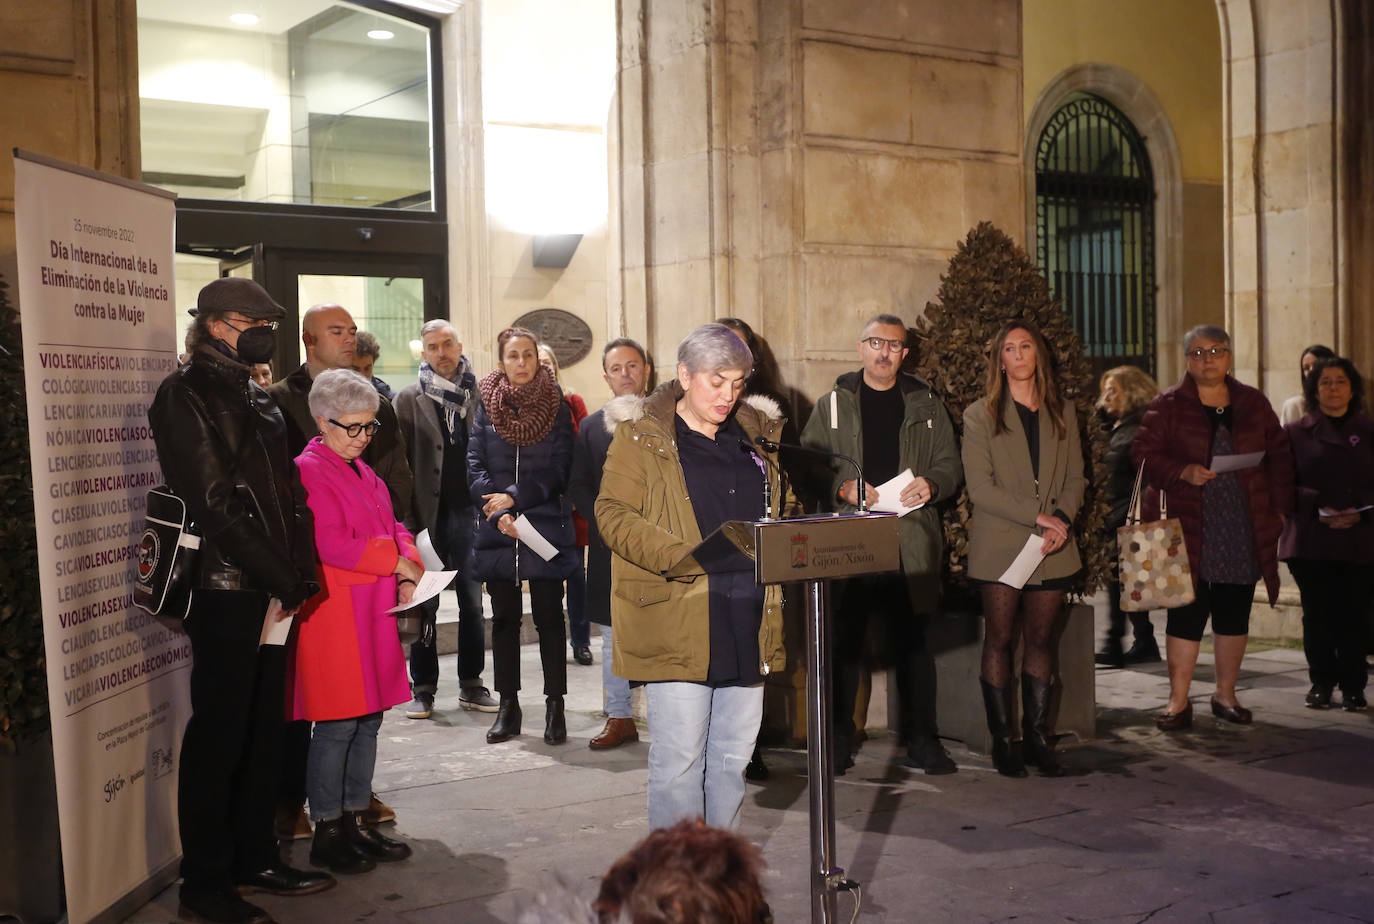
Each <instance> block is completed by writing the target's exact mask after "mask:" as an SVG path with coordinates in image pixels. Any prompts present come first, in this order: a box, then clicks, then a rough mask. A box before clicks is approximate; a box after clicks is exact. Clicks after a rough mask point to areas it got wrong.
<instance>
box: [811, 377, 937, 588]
mask: <svg viewBox="0 0 1374 924" xmlns="http://www.w3.org/2000/svg"><path fill="white" fill-rule="evenodd" d="M862 381H863V373H862V372H846V373H845V374H844V375H842V376H840V377H839V378H837V379H836V380H835V387H834V388H833V389H832V390H831V391H829V392H827V393H826V394H823V395H821V397H820V399H819V400H818V401H817V402H816V409H815V410H814V411H812V412H811V419H810V420H808V421H807V422H806V429H805V430H803V431H802V444H803V445H806V446H810V447H812V448H814V449H823V450H825V451H827V452H838V453H843V454H844V455H847V456H849V457H851V458H854V459H857V460H858V462H859V464H860V465H863V463H864V459H863V442H864V435H863V415H862V414H861V413H860V411H859V384H860V383H861V382H862ZM896 387H897V388H899V389H901V391H902V401H903V403H904V405H905V408H906V413H905V416H904V417H903V419H902V429H901V432H900V433H899V434H897V435H896V438H897V439H898V440H900V447H901V448H900V454H899V456H898V462H897V464H898V467H899V468H898V470H899V471H901V470H905V469H908V468H909V469H911V473H912V474H913V475H916V476H918V477H923V478H925V479H926V481H928V482H930V487H931V491H932V492H933V494H932V497H931V502H930V503H927V504H926V505H925V506H924V507H922V508H921V509H919V510H913V511H912V512H911V513H908V514H907V515H906V516H904V517H902V518H901V519H900V520H898V521H897V538H898V541H899V542H900V543H901V546H902V549H901V558H902V572H903V575H904V576H905V577H906V581H907V590H908V592H909V593H910V596H911V608H912V609H913V610H914V611H915V612H917V613H934V612H935V611H936V609H937V608H938V607H939V604H940V585H941V578H940V572H941V568H942V567H943V564H944V549H945V531H944V526H943V525H942V524H941V522H940V511H939V510H938V509H937V508H936V506H935V505H936V503H938V502H939V501H943V500H947V499H949V498H952V497H954V496H955V495H957V494H958V493H959V488H960V487H961V486H962V485H963V483H964V467H963V464H962V463H961V462H960V460H959V444H958V441H957V440H956V438H955V436H954V425H953V424H952V423H951V422H950V419H949V413H948V412H947V411H946V410H945V406H944V404H942V403H941V402H940V400H939V399H938V398H936V397H935V394H934V393H933V392H932V391H931V390H930V386H929V385H927V384H926V383H925V382H923V381H921V380H920V379H918V378H916V377H915V376H914V375H907V374H906V373H898V374H897V385H896ZM829 461H830V468H831V482H830V490H829V492H828V493H827V495H826V497H825V498H823V503H824V505H825V508H826V509H830V510H837V511H840V512H842V513H853V512H854V511H855V510H856V509H857V508H855V507H853V506H851V505H849V504H846V503H844V502H843V501H841V500H840V499H839V491H840V485H841V484H843V483H844V482H845V481H847V480H849V479H852V478H853V477H854V467H853V466H852V465H849V464H848V463H847V462H843V461H841V460H839V459H831V460H829ZM865 478H867V476H865ZM870 483H871V482H870Z"/></svg>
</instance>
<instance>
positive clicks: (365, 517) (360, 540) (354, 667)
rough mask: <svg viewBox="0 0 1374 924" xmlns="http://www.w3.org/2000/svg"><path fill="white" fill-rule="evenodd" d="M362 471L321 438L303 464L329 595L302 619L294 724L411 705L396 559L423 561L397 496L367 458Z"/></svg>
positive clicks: (293, 653) (290, 667)
mask: <svg viewBox="0 0 1374 924" xmlns="http://www.w3.org/2000/svg"><path fill="white" fill-rule="evenodd" d="M355 464H356V465H357V471H356V472H355V471H354V470H353V469H352V468H351V467H350V466H349V464H348V463H347V462H345V461H344V460H343V459H342V458H341V457H340V456H339V455H338V454H337V453H335V452H334V451H333V450H332V449H330V448H329V447H328V446H326V445H325V444H324V441H323V440H321V439H320V438H319V437H315V438H314V439H312V440H311V441H310V442H309V443H308V444H307V445H306V447H305V450H304V451H303V452H302V453H301V454H300V455H299V456H297V457H296V466H297V467H298V468H299V469H300V473H301V483H302V484H303V485H304V486H305V490H306V503H307V504H308V505H309V507H310V510H311V511H312V512H313V513H314V514H315V551H316V555H317V556H318V558H319V562H320V583H321V584H322V585H323V587H324V589H323V590H322V591H321V592H320V593H319V594H317V595H316V596H314V597H312V598H310V600H308V601H306V604H305V605H304V606H303V607H301V611H300V613H299V614H297V617H296V623H297V625H296V631H295V632H294V633H293V634H292V645H291V649H290V650H289V651H288V654H287V677H286V697H287V703H286V712H287V718H288V719H292V720H294V719H309V720H310V721H315V722H320V721H328V720H331V719H348V718H355V717H357V716H363V715H369V714H371V713H373V712H380V711H382V710H384V709H388V708H390V707H391V706H395V705H397V704H398V703H403V702H406V701H408V700H409V699H410V684H409V682H408V680H407V678H406V664H405V655H404V653H403V652H402V650H401V643H400V641H399V639H398V638H397V635H396V617H395V616H394V615H390V614H388V613H387V612H386V610H389V609H390V608H391V607H393V606H395V605H396V575H395V574H394V573H393V572H394V571H395V568H396V561H397V558H398V557H399V556H402V555H404V556H405V557H406V558H409V559H411V560H412V561H415V562H419V560H420V553H419V552H418V551H416V549H415V539H414V537H413V536H411V534H410V532H409V531H408V530H407V529H406V528H405V527H404V526H402V525H401V524H400V523H398V522H396V516H395V514H394V513H393V511H392V507H391V497H390V495H388V494H387V489H386V485H385V484H384V483H383V482H382V480H381V479H380V478H379V477H377V473H376V472H374V471H373V470H372V469H371V468H369V467H368V466H367V464H366V463H364V462H363V461H362V460H361V459H359V460H357V462H356V463H355Z"/></svg>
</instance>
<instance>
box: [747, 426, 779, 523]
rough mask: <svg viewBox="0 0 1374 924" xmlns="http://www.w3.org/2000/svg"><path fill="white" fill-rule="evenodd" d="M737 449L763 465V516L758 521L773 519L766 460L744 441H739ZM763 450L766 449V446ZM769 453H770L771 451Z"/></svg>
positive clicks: (770, 487) (770, 488)
mask: <svg viewBox="0 0 1374 924" xmlns="http://www.w3.org/2000/svg"><path fill="white" fill-rule="evenodd" d="M759 439H760V440H762V439H763V437H762V436H760V437H759ZM760 445H762V444H760ZM739 448H740V449H742V450H743V451H744V452H747V453H749V455H751V456H753V457H754V458H755V459H758V460H759V461H761V462H762V463H763V516H761V517H759V519H760V520H761V521H765V520H771V519H773V482H772V481H770V480H769V478H768V460H767V459H765V458H764V457H763V456H761V455H759V453H758V450H756V449H755V448H754V444H753V443H751V442H749V441H748V440H746V439H741V440H740V441H739ZM763 448H764V449H768V447H767V446H764V447H763ZM769 451H770V452H771V451H772V450H769Z"/></svg>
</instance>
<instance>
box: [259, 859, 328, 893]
mask: <svg viewBox="0 0 1374 924" xmlns="http://www.w3.org/2000/svg"><path fill="white" fill-rule="evenodd" d="M234 884H235V885H237V886H238V888H239V892H241V893H243V894H247V893H249V892H266V893H267V894H269V895H313V894H315V893H316V892H323V891H324V890H325V889H332V888H334V886H336V885H338V880H336V879H335V878H334V877H333V876H331V875H329V874H328V873H320V872H316V871H315V870H303V869H293V868H292V867H290V866H287V865H286V864H282V865H281V866H269V867H267V868H266V869H260V870H258V871H257V872H256V873H251V874H249V875H247V876H239V877H237V879H236V880H235V883H234Z"/></svg>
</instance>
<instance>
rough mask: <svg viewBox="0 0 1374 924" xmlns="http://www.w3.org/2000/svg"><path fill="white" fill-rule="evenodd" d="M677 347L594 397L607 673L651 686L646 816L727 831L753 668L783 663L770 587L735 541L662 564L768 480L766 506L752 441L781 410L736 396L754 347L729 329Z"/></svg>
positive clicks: (711, 329)
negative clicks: (673, 359) (647, 376)
mask: <svg viewBox="0 0 1374 924" xmlns="http://www.w3.org/2000/svg"><path fill="white" fill-rule="evenodd" d="M677 359H678V365H677V377H676V378H675V379H673V380H672V381H669V382H665V383H663V384H662V385H660V386H659V387H658V388H657V389H655V390H654V391H653V393H651V394H650V395H648V396H647V397H644V398H639V397H634V396H629V395H626V396H624V397H621V398H616V399H614V400H613V401H611V402H610V403H609V404H607V406H606V411H605V416H606V421H607V424H608V426H610V425H613V426H615V436H614V438H613V439H612V441H611V447H610V450H609V452H608V453H607V455H606V466H605V470H604V473H603V475H602V479H601V495H600V497H598V499H597V502H596V522H597V527H598V529H599V530H600V532H601V535H602V538H604V539H605V541H606V545H607V546H609V547H610V549H611V552H612V553H613V556H612V559H611V579H612V580H611V586H612V597H611V620H612V622H613V624H614V625H615V639H614V659H615V672H616V674H617V675H619V676H621V677H625V678H626V679H628V680H629V681H630V682H631V683H632V684H642V685H644V686H645V691H646V693H647V698H648V707H649V732H650V734H651V736H652V738H653V741H652V743H651V744H650V746H649V785H648V789H649V825H650V827H652V828H664V827H668V826H670V825H672V824H674V823H675V822H677V821H680V820H682V819H684V818H704V819H705V821H706V823H707V824H708V825H714V826H716V827H723V828H735V827H737V826H738V824H739V813H740V805H741V804H742V803H743V801H744V768H745V765H746V764H748V762H749V757H750V755H752V754H753V752H754V743H755V740H756V739H757V737H758V732H759V723H760V722H761V720H762V718H763V678H764V676H765V675H767V674H769V673H771V672H772V671H775V670H778V669H780V668H781V667H782V666H783V664H784V660H785V656H784V653H783V644H782V632H783V627H782V594H781V590H780V588H778V587H776V586H770V587H767V588H762V587H759V586H757V585H756V584H755V583H754V573H753V564H752V563H751V562H750V561H749V559H748V558H746V557H745V556H744V555H743V554H740V553H735V555H734V557H733V558H731V559H730V560H727V561H722V562H717V563H713V564H711V565H708V566H707V567H705V568H704V569H703V570H704V574H702V573H701V572H698V574H697V575H693V576H689V577H686V578H681V579H675V580H669V579H666V578H665V577H664V576H663V575H664V572H665V571H667V570H669V569H670V568H672V567H673V566H674V565H676V564H678V562H679V561H681V560H682V559H683V557H684V556H686V555H688V554H689V553H690V552H691V551H692V550H693V549H694V548H695V547H696V546H697V545H698V544H699V543H700V542H701V541H702V538H703V537H705V536H708V535H710V534H711V533H712V532H713V531H714V530H715V529H716V528H717V527H719V526H720V525H721V524H722V523H724V522H726V521H728V520H755V519H758V518H759V517H761V516H763V515H764V512H765V511H764V497H765V492H764V484H765V481H766V482H767V483H768V485H769V487H770V491H769V492H768V494H767V496H768V497H771V498H773V509H772V510H770V511H768V513H770V514H772V515H773V516H777V515H779V513H780V508H781V502H782V498H783V485H782V480H781V477H780V475H779V469H778V466H777V460H776V458H774V456H773V455H772V454H770V453H764V452H763V451H761V450H759V449H757V448H753V447H755V440H756V438H757V437H759V436H763V437H766V438H768V439H777V438H778V434H779V433H781V431H782V425H783V421H782V419H781V415H780V414H779V411H778V405H777V403H776V402H775V401H772V400H771V399H768V398H763V397H752V398H749V399H746V400H745V401H740V396H741V395H742V394H743V392H744V390H745V385H746V383H747V381H748V378H749V370H750V369H751V368H752V367H753V365H754V359H753V356H752V355H751V354H750V352H749V348H748V347H747V346H746V345H745V344H744V341H743V340H741V339H740V338H739V337H737V336H735V334H734V332H733V331H731V330H730V329H729V328H728V327H725V326H723V325H720V324H705V325H703V326H701V327H698V328H697V329H696V330H694V331H692V332H691V333H690V334H688V335H687V337H686V339H684V340H683V341H682V343H681V344H680V345H679V346H678V351H677Z"/></svg>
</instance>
